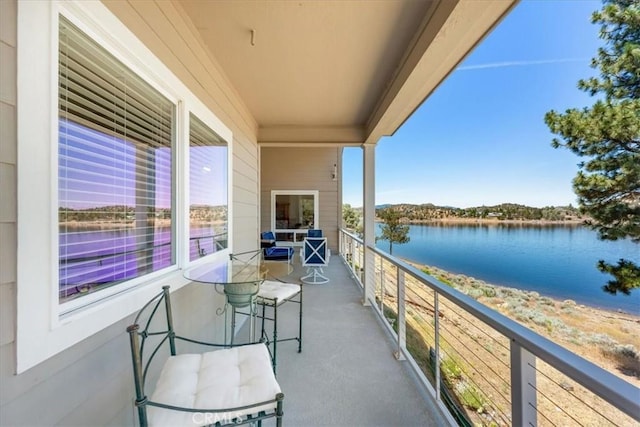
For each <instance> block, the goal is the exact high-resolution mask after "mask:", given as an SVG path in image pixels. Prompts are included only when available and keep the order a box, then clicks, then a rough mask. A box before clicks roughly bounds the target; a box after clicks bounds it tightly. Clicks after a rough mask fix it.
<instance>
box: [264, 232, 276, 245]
mask: <svg viewBox="0 0 640 427" xmlns="http://www.w3.org/2000/svg"><path fill="white" fill-rule="evenodd" d="M275 245H276V235H275V234H274V233H273V231H263V232H262V233H260V247H261V248H271V247H273V246H275Z"/></svg>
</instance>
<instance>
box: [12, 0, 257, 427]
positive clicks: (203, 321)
mask: <svg viewBox="0 0 640 427" xmlns="http://www.w3.org/2000/svg"><path fill="white" fill-rule="evenodd" d="M106 4H107V5H108V6H109V7H110V9H111V10H112V12H114V13H115V14H116V15H117V16H118V17H119V18H120V19H121V20H122V21H123V22H124V23H125V24H126V25H127V26H129V27H130V28H131V30H132V31H133V32H134V33H135V34H136V35H137V36H138V37H139V38H140V39H141V40H142V41H143V42H144V43H145V44H146V45H147V46H148V47H149V48H150V49H151V50H152V51H154V53H155V54H156V56H158V57H159V58H160V59H161V60H162V61H163V62H164V63H165V64H166V65H167V66H168V67H169V68H171V70H172V71H173V72H174V73H175V74H176V75H177V76H178V77H179V78H180V79H181V80H182V81H183V82H184V84H185V85H186V86H188V87H189V89H190V90H191V91H192V92H193V93H195V94H196V95H197V96H198V97H199V98H200V100H201V101H202V102H203V103H204V104H206V105H207V106H208V108H210V109H211V111H213V113H214V114H216V115H217V116H218V118H220V120H222V121H223V122H224V124H225V125H226V126H228V127H229V128H230V129H231V130H232V132H233V137H234V149H233V160H232V162H233V165H235V166H237V168H234V169H233V172H232V182H233V193H232V195H234V198H233V200H231V201H230V205H232V206H233V209H234V217H233V223H234V225H235V228H234V230H235V232H234V233H233V235H232V237H231V238H232V239H233V244H234V246H235V247H236V248H241V249H246V248H252V247H256V246H257V237H256V236H257V235H258V232H259V230H258V215H257V214H258V185H259V184H258V173H257V170H258V154H257V153H258V149H257V144H256V133H257V131H256V129H257V127H256V124H255V122H254V120H253V118H252V117H251V116H250V115H249V114H248V113H247V110H246V108H245V106H244V104H243V103H242V100H241V99H239V97H238V96H237V94H236V92H235V91H234V89H233V88H232V87H230V85H229V84H228V82H227V79H226V77H225V76H224V75H222V74H221V73H220V72H219V67H218V65H217V64H215V63H214V62H213V61H212V59H211V58H210V57H209V56H208V55H207V54H206V53H205V51H204V49H203V47H202V46H201V45H200V42H199V41H198V40H197V39H196V38H195V37H194V36H193V34H192V33H191V28H190V27H189V25H190V24H189V23H188V22H186V21H184V20H182V19H181V12H180V11H179V10H176V9H174V8H175V6H174V5H173V4H172V3H170V2H159V3H154V2H133V3H129V2H124V1H108V2H106ZM16 10H17V7H16V0H2V1H0V19H1V22H0V64H1V65H0V66H1V70H0V197H1V201H0V425H114V426H115V425H118V426H121V425H134V424H135V423H136V419H137V416H136V413H135V412H134V407H133V393H134V389H133V382H132V368H131V361H130V360H131V359H130V354H129V344H128V339H127V336H126V334H125V328H126V326H127V325H128V324H129V322H130V321H131V318H129V319H124V320H122V321H120V322H117V323H116V324H113V325H112V326H110V327H108V328H106V329H104V330H102V331H101V332H100V333H98V334H95V335H93V336H91V337H89V338H87V339H85V340H83V341H81V342H80V343H78V344H76V345H74V346H73V347H71V348H69V349H67V350H65V351H63V352H61V353H59V354H57V355H56V356H54V357H52V358H50V359H48V360H46V361H45V362H43V363H41V364H39V365H37V366H35V367H34V368H31V369H29V370H27V371H26V372H24V373H22V374H20V375H15V366H16V360H15V319H16V286H20V284H19V283H18V284H16V250H17V249H16V248H17V245H18V243H19V242H17V241H16V223H17V221H19V219H18V218H16V205H17V199H16V197H17V196H16V188H17V187H16V182H15V181H16V178H15V176H16V173H15V169H16V148H17V146H18V144H19V141H17V138H16V120H17V119H16V113H15V111H16V108H15V106H16V25H17V24H16V23H17V16H16ZM236 193H237V194H236ZM172 298H173V301H172V302H173V307H174V313H175V320H176V326H177V328H178V329H179V330H180V332H182V333H183V334H184V335H189V336H195V337H197V338H201V339H220V338H221V336H222V333H223V326H222V325H223V324H224V323H223V320H222V319H221V318H220V317H217V316H216V315H215V307H217V306H220V305H221V304H222V299H221V298H222V297H221V296H220V295H218V294H216V293H215V292H213V290H212V289H211V288H210V287H206V286H203V285H197V284H192V285H189V286H187V287H184V288H182V289H181V290H180V291H178V292H176V293H174V294H172Z"/></svg>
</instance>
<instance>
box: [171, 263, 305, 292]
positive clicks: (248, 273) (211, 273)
mask: <svg viewBox="0 0 640 427" xmlns="http://www.w3.org/2000/svg"><path fill="white" fill-rule="evenodd" d="M292 271H293V266H292V265H291V264H290V263H288V262H286V261H265V260H263V259H262V258H261V257H256V258H254V259H250V260H241V259H233V260H230V261H226V262H225V261H218V262H211V263H205V264H199V265H197V266H194V267H190V268H187V269H185V270H184V272H183V276H184V277H185V278H186V279H188V280H191V281H193V282H199V283H208V284H215V285H227V284H232V283H254V282H262V281H264V280H268V279H271V278H278V277H283V276H286V275H288V274H290V273H291V272H292Z"/></svg>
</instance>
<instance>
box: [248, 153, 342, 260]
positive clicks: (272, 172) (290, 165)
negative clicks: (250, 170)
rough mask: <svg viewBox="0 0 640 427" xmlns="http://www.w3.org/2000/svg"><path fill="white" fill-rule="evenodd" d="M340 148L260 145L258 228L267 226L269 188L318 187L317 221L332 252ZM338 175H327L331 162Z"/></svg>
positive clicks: (337, 219)
mask: <svg viewBox="0 0 640 427" xmlns="http://www.w3.org/2000/svg"><path fill="white" fill-rule="evenodd" d="M341 152H342V150H341V149H340V148H336V147H325V148H303V147H300V148H297V147H294V148H291V147H264V148H261V149H260V182H261V184H262V185H261V187H260V188H261V193H260V199H261V202H260V217H261V231H265V230H269V229H271V190H318V191H319V192H320V210H319V212H318V215H319V216H320V223H319V224H318V226H317V227H318V228H321V229H322V231H323V233H324V235H325V236H326V237H327V240H328V243H329V247H330V248H331V250H332V251H333V253H337V250H338V227H339V226H340V218H341V214H340V212H341V211H342V209H341V207H340V205H341V203H340V185H339V184H340V163H341ZM334 164H335V165H338V177H337V179H336V180H335V181H334V180H333V178H332V177H331V173H332V172H333V165H334Z"/></svg>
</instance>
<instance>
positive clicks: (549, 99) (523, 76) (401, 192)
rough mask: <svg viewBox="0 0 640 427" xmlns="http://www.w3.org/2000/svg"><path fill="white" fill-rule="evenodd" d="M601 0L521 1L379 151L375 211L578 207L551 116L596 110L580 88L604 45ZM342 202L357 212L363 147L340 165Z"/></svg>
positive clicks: (573, 164) (571, 159)
mask: <svg viewBox="0 0 640 427" xmlns="http://www.w3.org/2000/svg"><path fill="white" fill-rule="evenodd" d="M601 6H602V4H601V2H599V1H587V0H574V1H569V0H565V1H556V0H548V1H542V0H539V1H527V0H524V1H522V2H521V3H520V4H518V5H517V6H516V7H515V8H514V9H513V10H512V12H511V13H510V14H509V15H508V16H507V17H506V18H505V19H504V20H503V21H502V23H501V24H499V25H498V27H497V28H495V29H494V30H493V32H492V33H491V34H489V36H488V37H487V38H485V40H484V41H483V42H482V43H481V44H480V45H479V46H478V47H476V49H475V50H474V51H473V52H472V53H471V54H470V55H469V56H468V57H467V58H466V59H465V61H463V62H462V63H461V64H460V66H459V68H458V69H457V70H456V71H454V72H453V73H452V74H451V75H450V76H449V77H448V78H447V79H446V80H445V81H444V82H443V84H441V85H440V87H439V88H438V89H437V90H436V91H435V92H434V93H433V94H432V95H431V96H430V97H429V98H428V99H427V100H426V101H425V102H424V103H423V104H422V106H421V107H420V108H418V109H417V110H416V112H415V113H414V114H413V116H412V117H410V118H409V120H407V121H406V122H405V123H404V125H403V126H402V127H401V128H400V129H399V130H398V131H397V132H396V133H395V135H393V136H391V137H386V138H383V139H382V140H380V142H379V143H378V146H377V148H376V204H383V203H416V204H419V203H434V204H436V205H447V206H457V207H470V206H480V205H494V204H498V203H507V202H509V203H521V204H526V205H529V206H538V207H542V206H550V205H567V204H569V203H572V204H573V205H574V206H575V205H576V197H575V195H574V193H573V191H572V188H571V180H572V179H573V177H574V176H575V174H576V172H577V171H578V166H577V165H578V163H579V162H580V160H581V159H580V158H579V157H577V156H575V155H574V154H573V153H571V152H570V151H568V150H566V149H563V148H559V149H554V148H552V147H551V140H552V138H553V135H552V134H551V133H550V132H549V130H548V128H547V126H546V125H545V124H544V114H545V113H546V112H547V111H549V110H550V109H555V110H559V111H564V110H566V109H567V108H574V107H580V108H581V107H586V106H589V105H592V104H593V102H594V99H593V98H592V97H590V96H589V95H588V94H586V93H584V92H582V91H580V90H578V89H577V86H576V85H577V82H578V80H579V79H580V78H585V77H589V76H592V75H594V74H596V70H594V69H592V68H591V67H590V66H589V64H590V61H591V58H593V57H594V56H595V55H596V51H597V48H598V47H600V46H602V41H601V40H600V39H599V38H598V31H599V26H598V25H594V24H592V23H591V21H590V19H591V14H592V12H593V11H595V10H599V9H600V8H601ZM343 161H344V164H343V172H342V173H343V200H344V203H349V204H351V205H352V206H362V150H361V149H360V148H347V149H345V150H344V158H343Z"/></svg>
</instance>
